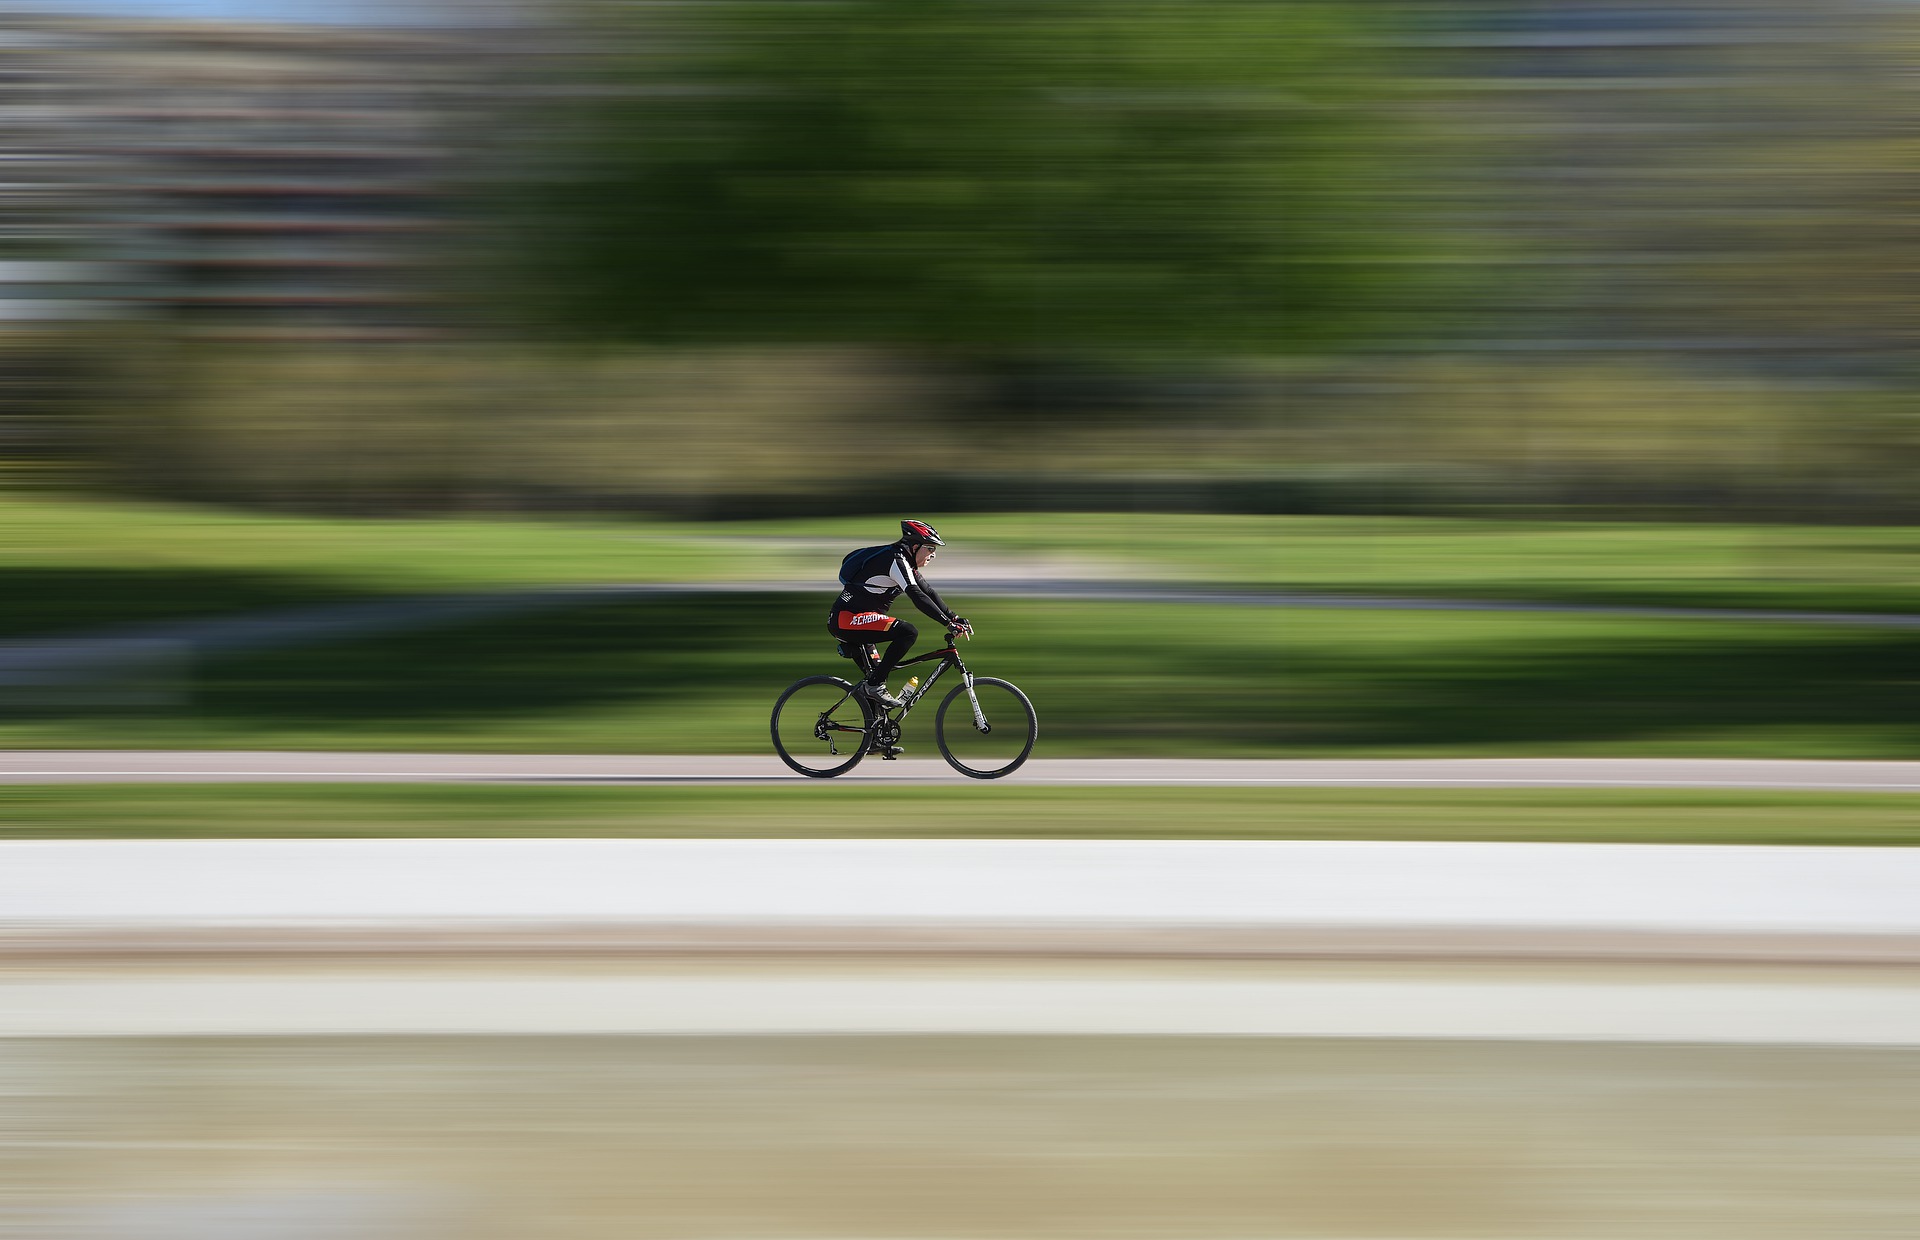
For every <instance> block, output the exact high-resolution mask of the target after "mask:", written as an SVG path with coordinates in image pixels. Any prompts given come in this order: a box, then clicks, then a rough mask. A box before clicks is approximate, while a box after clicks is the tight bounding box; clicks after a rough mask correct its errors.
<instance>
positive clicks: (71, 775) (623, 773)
mask: <svg viewBox="0 0 1920 1240" xmlns="http://www.w3.org/2000/svg"><path fill="white" fill-rule="evenodd" d="M49 783H202V784H203V783H376V784H377V783H403V784H409V783H524V784H541V783H545V784H574V783H582V784H611V785H619V784H636V785H638V784H741V785H753V784H765V785H786V786H790V787H795V788H809V787H825V786H835V787H846V786H848V785H852V784H870V783H887V784H954V785H960V786H973V781H971V780H968V779H965V778H963V777H961V776H960V775H958V774H956V773H955V772H954V771H953V770H952V768H950V767H948V766H947V765H946V763H944V762H941V761H938V760H936V759H931V758H906V759H901V760H900V761H898V762H882V761H880V760H879V759H875V758H870V759H868V760H867V761H865V762H863V763H861V765H860V766H859V767H857V768H856V769H855V770H854V771H853V772H851V773H850V774H848V775H846V776H843V777H841V778H840V779H838V780H833V781H815V780H808V779H803V778H801V777H800V776H798V775H795V774H793V773H792V772H791V771H789V770H787V768H786V767H784V766H782V765H781V764H780V763H779V761H778V760H777V759H775V758H774V757H773V756H772V755H771V754H765V755H754V754H737V755H730V754H721V755H632V754H621V755H616V754H406V753H316V752H298V753H277V752H271V751H247V750H190V751H168V750H31V749H21V750H12V751H7V752H0V784H49ZM1016 784H1029V785H1031V784H1045V785H1101V786H1111V787H1127V786H1135V785H1164V786H1175V787H1178V786H1188V785H1192V786H1208V785H1213V786H1221V787H1229V786H1240V787H1288V786H1294V787H1329V788H1332V787H1340V788H1452V787H1459V788H1753V789H1775V790H1782V791H1791V790H1797V791H1833V792H1920V762H1829V761H1816V760H1795V759H1746V758H1298V759H1293V758H1267V759H1258V758H1256V759H1207V758H1188V759H1172V758H1169V759H1143V758H1036V759H1034V760H1033V761H1031V762H1029V763H1027V765H1026V766H1024V767H1022V768H1021V769H1020V771H1019V772H1018V773H1017V774H1016V775H1014V776H1012V777H1011V778H1010V779H1009V780H1007V781H1006V783H1005V785H1003V786H1013V785H1016Z"/></svg>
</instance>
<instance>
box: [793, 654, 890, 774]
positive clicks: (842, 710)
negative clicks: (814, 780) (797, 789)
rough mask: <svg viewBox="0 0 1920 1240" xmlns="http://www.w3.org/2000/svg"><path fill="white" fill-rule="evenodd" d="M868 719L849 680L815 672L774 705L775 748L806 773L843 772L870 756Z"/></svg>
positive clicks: (800, 770) (794, 767)
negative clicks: (851, 692)
mask: <svg viewBox="0 0 1920 1240" xmlns="http://www.w3.org/2000/svg"><path fill="white" fill-rule="evenodd" d="M865 722H866V721H865V717H864V715H863V713H862V711H861V709H860V704H859V703H858V702H856V701H854V700H853V698H852V697H851V696H850V695H849V694H848V692H847V686H846V684H845V683H844V682H842V681H838V680H835V679H834V678H832V677H828V676H813V677H809V678H808V679H806V680H803V681H801V682H800V683H798V684H796V685H794V686H793V687H792V688H791V689H788V690H787V691H786V693H784V694H782V695H781V698H780V701H779V702H778V703H777V704H775V706H774V709H773V745H774V749H775V751H776V752H777V753H778V754H779V755H780V759H781V761H783V762H785V763H786V764H787V765H788V766H790V767H792V768H793V769H794V770H796V771H799V772H800V773H801V774H803V775H815V776H828V775H838V774H840V773H841V772H843V771H846V770H849V769H851V768H852V767H853V766H854V764H855V763H857V762H859V761H860V759H861V758H862V757H863V756H865V753H866V747H867V746H866V727H865Z"/></svg>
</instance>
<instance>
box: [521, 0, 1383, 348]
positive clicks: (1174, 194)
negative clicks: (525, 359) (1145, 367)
mask: <svg viewBox="0 0 1920 1240" xmlns="http://www.w3.org/2000/svg"><path fill="white" fill-rule="evenodd" d="M1390 11H1391V8H1390V6H1381V5H1352V4H1345V3H1340V2H1339V0H1325V2H1323V0H1299V2H1294V0H1286V2H1276V0H1178V2H1169V0H1150V2H1149V0H827V2H824V3H814V2H808V0H745V2H734V0H707V2H704V3H692V4H684V5H644V6H631V5H628V6H621V5H615V6H612V7H607V6H604V5H603V6H600V7H596V8H594V9H592V10H590V13H589V26H588V28H589V29H591V30H592V31H593V32H594V38H593V43H594V46H593V47H592V49H591V50H590V54H588V55H586V56H580V57H570V58H568V62H569V67H570V69H571V70H572V71H573V72H575V73H578V74H580V75H581V77H582V79H583V80H582V81H580V82H576V83H575V84H574V85H575V89H571V90H569V91H566V92H563V93H562V95H561V99H560V102H559V103H558V104H557V105H556V106H555V108H554V110H553V112H552V113H551V114H550V115H549V117H548V120H549V127H547V128H544V129H543V145H544V147H545V151H544V153H543V155H542V156H541V158H540V159H539V160H538V161H536V165H535V166H536V167H537V169H538V171H537V172H536V173H535V174H534V175H533V176H531V177H530V178H529V181H528V183H525V184H522V185H521V186H519V187H517V190H516V192H515V195H514V198H515V210H514V215H515V216H516V218H518V219H519V220H520V221H521V225H520V226H521V227H522V228H525V229H530V230H531V231H532V235H531V236H530V237H526V238H524V243H522V244H516V245H515V246H513V247H512V248H513V250H514V251H515V253H516V255H518V257H519V258H520V259H521V260H523V262H522V266H521V268H520V276H521V278H522V280H523V284H522V289H523V292H522V295H521V296H520V297H519V298H518V299H517V300H516V306H517V307H518V308H520V309H523V310H524V311H525V312H527V313H528V314H529V315H530V316H531V317H533V318H534V319H536V320H538V321H539V325H541V326H544V327H546V328H549V329H552V330H555V331H557V332H559V333H560V334H563V335H567V336H585V337H588V338H598V339H612V340H641V341H682V342H693V341H741V340H751V341H792V340H832V341H862V342H873V343H883V344H892V345H898V346H904V347H908V348H913V349H916V350H933V351H936V352H942V351H944V352H950V353H955V354H959V355H972V356H983V355H984V356H999V357H1006V356H1009V355H1013V356H1036V355H1037V356H1048V355H1052V356H1059V355H1062V354H1065V353H1074V352H1078V353H1088V352H1100V351H1107V350H1113V351H1124V352H1125V353H1127V354H1129V355H1134V356H1138V355H1140V354H1142V353H1143V352H1144V353H1150V354H1161V355H1166V354H1181V353H1185V354H1192V353H1196V352H1198V353H1211V354H1226V353H1242V352H1246V353H1274V352H1282V351H1287V350H1293V349H1302V348H1320V347H1324V346H1327V345H1329V344H1332V343H1337V342H1339V341H1341V340H1344V339H1348V338H1351V337H1352V336H1354V335H1355V334H1356V333H1357V332H1360V331H1362V330H1364V329H1365V328H1367V327H1369V326H1373V325H1377V323H1378V320H1379V316H1380V315H1381V314H1382V312H1384V311H1386V310H1388V309H1390V308H1392V307H1394V306H1396V305H1401V304H1405V303H1407V302H1408V301H1409V300H1411V299H1410V298H1409V297H1408V296H1407V295H1406V290H1405V288H1404V287H1403V286H1404V282H1405V281H1406V280H1407V278H1408V276H1409V272H1410V271H1412V270H1414V269H1415V267H1416V266H1417V265H1410V264H1408V263H1407V262H1405V261H1404V260H1405V259H1406V258H1408V257H1409V254H1408V251H1409V249H1410V247H1411V246H1412V244H1414V242H1413V239H1414V238H1415V237H1416V236H1417V233H1416V231H1415V230H1412V229H1409V228H1406V227H1404V223H1405V217H1406V216H1407V215H1408V214H1409V212H1411V211H1413V210H1415V209H1417V203H1416V202H1415V201H1414V195H1413V193H1412V192H1410V187H1414V186H1417V185H1418V165H1419V161H1420V158H1421V151H1420V150H1419V149H1418V148H1417V146H1416V144H1415V142H1414V140H1413V138H1412V136H1411V133H1410V128H1409V113H1410V111H1411V109H1410V108H1407V107H1404V106H1401V102H1400V100H1399V99H1398V98H1397V96H1398V95H1399V94H1400V92H1401V91H1402V88H1403V85H1404V83H1403V82H1402V81H1401V79H1399V78H1398V77H1397V76H1396V74H1395V72H1394V69H1393V67H1392V65H1391V63H1390V61H1391V58H1392V53H1391V52H1390V50H1389V44H1388V41H1387V40H1385V39H1383V38H1381V37H1379V35H1380V33H1381V32H1380V31H1379V30H1377V29H1376V28H1374V27H1373V26H1370V25H1369V23H1370V22H1377V21H1378V19H1379V16H1380V15H1381V14H1383V13H1387V12H1390ZM580 87H584V89H581V88H580Z"/></svg>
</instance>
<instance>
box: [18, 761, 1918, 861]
mask: <svg viewBox="0 0 1920 1240" xmlns="http://www.w3.org/2000/svg"><path fill="white" fill-rule="evenodd" d="M795 779H796V783H795V786H793V787H790V788H768V787H703V788H693V787H658V786H653V787H624V788H616V787H544V786H541V787H536V786H524V785H488V786H485V787H474V786H462V785H380V786H374V785H350V784H315V785H267V786H262V785H212V786H181V785H135V784H100V785H57V786H56V785H40V786H23V787H15V788H12V789H9V790H7V797H8V805H9V809H8V813H7V814H6V816H5V818H4V820H0V838H11V839H73V838H155V839H164V838H195V837H219V836H242V837H259V836H273V837H353V836H413V837H419V836H538V835H547V836H651V837H749V838H797V837H837V838H847V837H954V836H974V837H994V838H1019V837H1026V836H1031V837H1045V838H1055V839H1059V838H1066V839H1074V838H1085V839H1106V838H1154V839H1163V838H1191V839H1397V840H1542V841H1559V842H1575V841H1581V842H1596V843H1688V844H1845V845H1902V846H1906V845H1913V844H1920V814H1916V813H1915V812H1914V809H1913V798H1911V797H1908V796H1903V795H1898V794H1885V793H1853V794H1825V793H1820V794H1815V793H1774V792H1696V791H1623V790H1613V789H1583V790H1570V789H1559V790H1552V791H1537V790H1536V791H1524V792H1522V791H1502V790H1472V791H1467V790H1438V791H1431V790H1423V791H1414V790H1388V791H1379V790H1371V789H1336V788H1198V789H1195V788H1089V787H1074V788H1045V787H1021V786H1020V785H1018V784H995V785H987V786H973V785H967V786H956V787H952V788H948V787H940V786H930V787H907V788H902V787H898V786H893V787H882V786H867V787H862V786H860V785H859V784H858V783H857V782H854V781H855V780H857V776H853V777H849V779H848V780H847V781H845V782H839V783H834V784H811V783H800V782H798V777H797V776H796V777H795Z"/></svg>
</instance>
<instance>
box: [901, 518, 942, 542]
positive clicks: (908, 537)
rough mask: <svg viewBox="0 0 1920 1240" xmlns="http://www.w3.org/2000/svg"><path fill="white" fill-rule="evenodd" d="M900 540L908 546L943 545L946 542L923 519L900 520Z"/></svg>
mask: <svg viewBox="0 0 1920 1240" xmlns="http://www.w3.org/2000/svg"><path fill="white" fill-rule="evenodd" d="M900 542H901V544H902V545H903V546H908V547H944V546H946V545H947V544H946V543H945V542H944V541H942V540H941V538H940V535H939V534H938V533H937V532H936V531H935V530H934V528H933V527H932V526H931V525H928V524H927V523H926V522H925V521H902V522H901V523H900Z"/></svg>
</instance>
